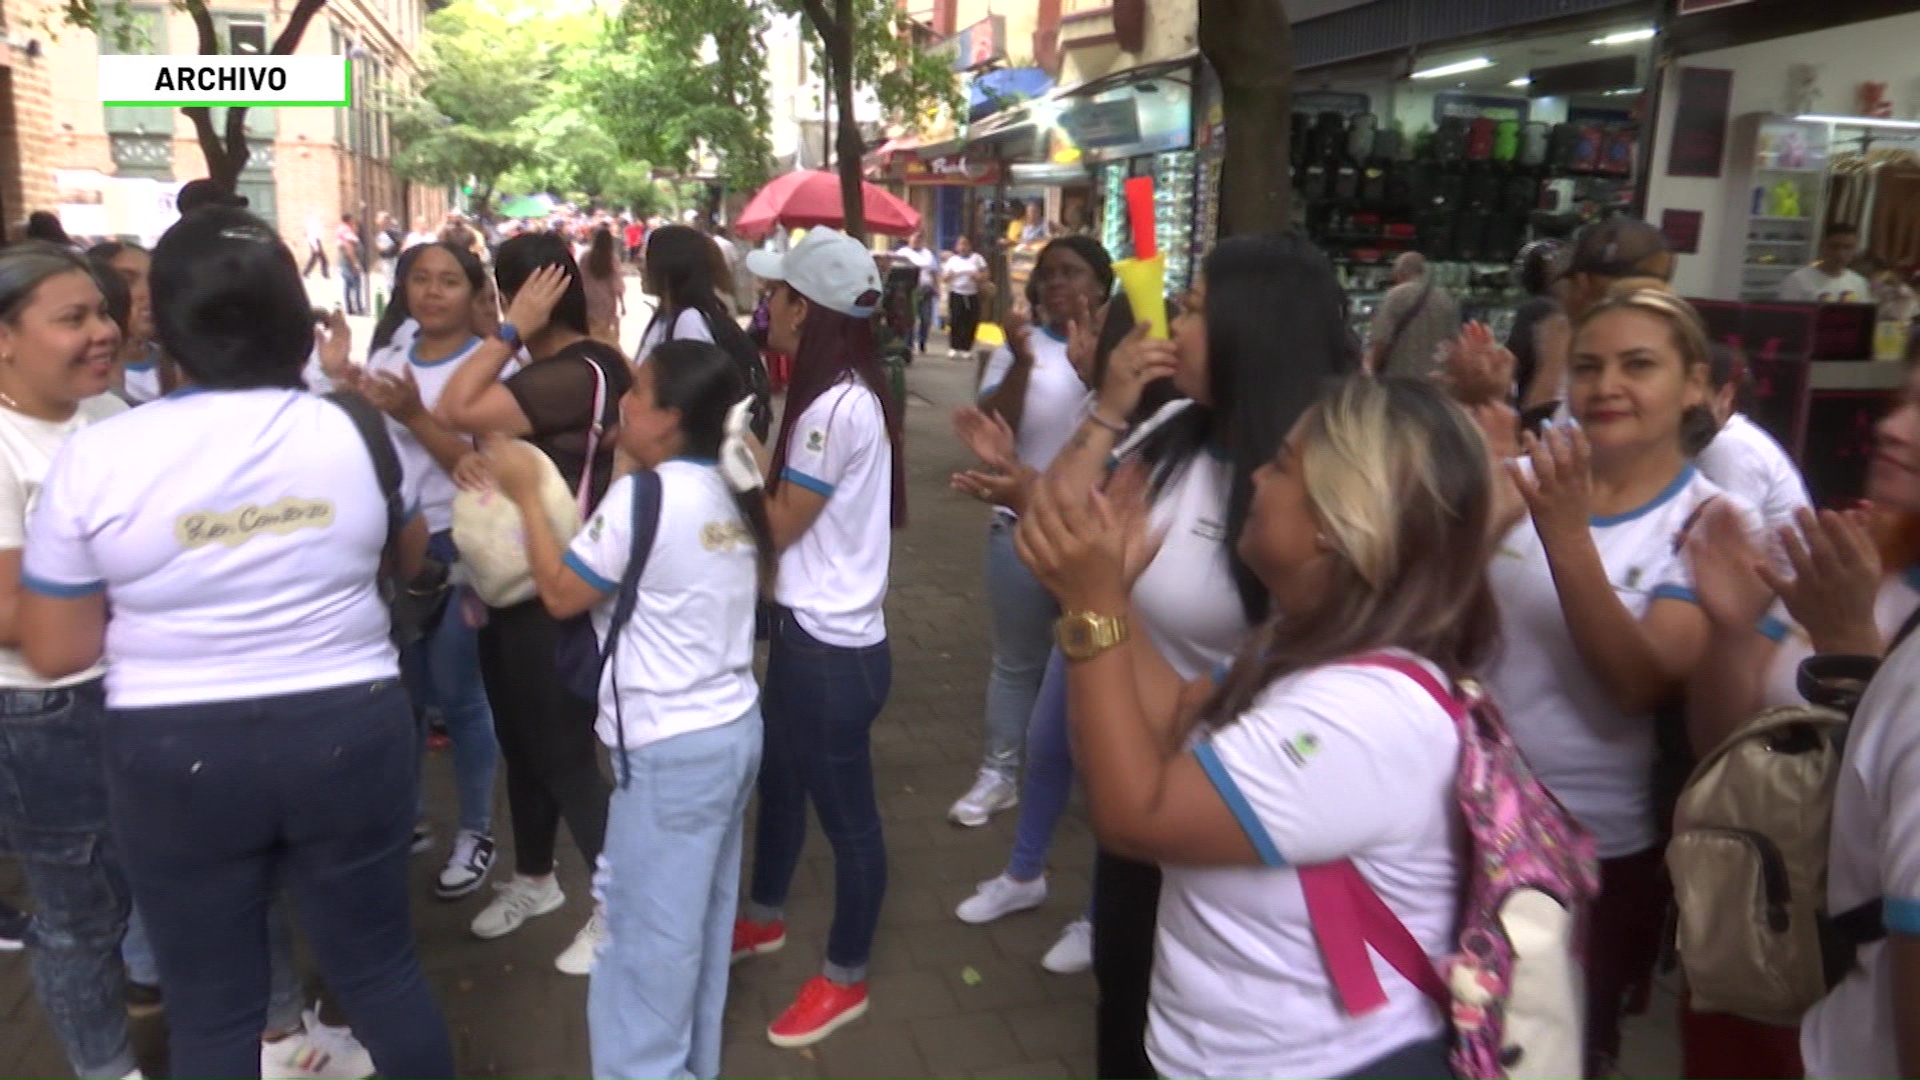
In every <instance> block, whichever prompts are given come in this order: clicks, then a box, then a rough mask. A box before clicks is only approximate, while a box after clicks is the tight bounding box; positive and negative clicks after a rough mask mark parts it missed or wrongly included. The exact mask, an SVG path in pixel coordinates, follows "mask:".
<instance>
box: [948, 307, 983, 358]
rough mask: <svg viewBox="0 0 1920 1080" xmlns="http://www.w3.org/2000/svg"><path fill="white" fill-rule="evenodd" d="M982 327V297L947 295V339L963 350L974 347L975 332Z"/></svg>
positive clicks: (970, 349) (966, 350) (967, 350)
mask: <svg viewBox="0 0 1920 1080" xmlns="http://www.w3.org/2000/svg"><path fill="white" fill-rule="evenodd" d="M979 328H980V298H979V297H978V296H962V295H960V294H959V293H953V294H952V295H950V296H948V297H947V341H948V342H949V343H951V344H952V345H953V347H954V348H956V349H958V350H960V351H961V352H970V351H972V349H973V332H974V331H975V330H978V329H979Z"/></svg>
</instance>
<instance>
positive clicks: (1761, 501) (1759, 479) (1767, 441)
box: [1695, 413, 1813, 540]
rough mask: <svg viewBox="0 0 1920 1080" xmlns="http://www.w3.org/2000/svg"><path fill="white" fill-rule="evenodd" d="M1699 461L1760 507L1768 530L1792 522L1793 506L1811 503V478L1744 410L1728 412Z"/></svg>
mask: <svg viewBox="0 0 1920 1080" xmlns="http://www.w3.org/2000/svg"><path fill="white" fill-rule="evenodd" d="M1695 461H1696V463H1697V464H1698V465H1699V466H1700V471H1701V473H1703V474H1704V475H1705V476H1706V478H1707V479H1709V480H1711V481H1713V482H1714V483H1716V484H1718V485H1720V486H1721V487H1722V488H1725V489H1726V490H1727V491H1730V492H1732V493H1733V494H1735V495H1738V496H1739V497H1740V498H1742V499H1744V500H1746V502H1747V503H1749V504H1750V505H1752V506H1753V508H1754V509H1755V510H1758V511H1759V512H1760V517H1761V519H1762V520H1763V521H1765V522H1766V526H1767V529H1768V531H1769V533H1771V532H1772V531H1773V530H1775V529H1780V528H1783V527H1786V526H1789V525H1792V524H1793V523H1794V520H1793V515H1794V513H1795V511H1798V510H1800V509H1803V508H1805V507H1810V506H1812V505H1813V498H1812V497H1811V496H1809V495H1808V494H1807V482H1806V480H1805V479H1803V478H1802V477H1801V476H1800V468H1799V466H1797V465H1795V464H1794V463H1793V459H1792V458H1791V457H1788V456H1787V451H1786V449H1785V448H1784V447H1782V446H1781V445H1780V444H1779V443H1778V442H1777V441H1775V440H1774V437H1773V436H1772V435H1769V434H1768V433H1767V430H1766V429H1765V428H1763V427H1761V426H1760V425H1759V424H1756V423H1754V422H1753V421H1751V420H1749V419H1747V418H1746V417H1745V416H1744V415H1742V414H1740V413H1734V414H1733V415H1732V416H1731V417H1728V418H1727V422H1726V424H1725V425H1724V426H1722V427H1721V428H1720V433H1719V434H1717V435H1715V436H1714V437H1713V441H1712V442H1710V443H1708V444H1707V448H1706V449H1705V450H1702V451H1700V456H1699V457H1698V458H1696V459H1695ZM1768 539H1769V540H1771V539H1772V537H1771V536H1769V537H1768Z"/></svg>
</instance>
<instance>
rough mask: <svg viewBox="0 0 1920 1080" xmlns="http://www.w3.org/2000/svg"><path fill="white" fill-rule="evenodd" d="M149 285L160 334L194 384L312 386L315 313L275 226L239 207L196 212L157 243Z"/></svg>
mask: <svg viewBox="0 0 1920 1080" xmlns="http://www.w3.org/2000/svg"><path fill="white" fill-rule="evenodd" d="M151 281H152V283H153V285H152V288H153V326H154V333H155V335H156V336H157V337H158V338H159V340H160V347H161V348H162V349H164V350H166V353H167V355H169V356H171V357H173V358H174V360H175V362H176V363H178V364H179V365H180V367H181V369H182V370H184V371H185V372H186V373H187V376H188V377H189V378H191V379H192V380H193V382H194V385H196V386H201V387H205V388H207V389H209V390H249V389H256V388H261V387H282V388H286V389H300V388H302V387H304V386H305V385H306V382H305V380H304V379H303V378H302V372H303V370H304V369H305V368H306V365H307V356H308V354H309V353H311V352H312V351H313V307H312V306H311V304H310V302H309V301H308V299H307V289H306V286H305V285H303V284H301V281H300V267H299V264H297V263H295V262H294V261H293V252H291V251H288V250H287V245H285V244H284V243H281V241H280V234H279V233H277V232H275V231H274V230H273V227H272V226H270V225H268V224H267V223H266V222H264V221H262V220H260V219H259V218H257V217H255V216H254V215H252V214H250V213H248V212H247V211H245V210H239V209H235V208H232V207H227V206H207V207H203V208H201V209H199V210H195V211H193V212H192V213H190V214H187V215H186V216H185V217H183V218H181V219H180V220H179V221H178V222H177V223H175V224H174V226H173V227H172V228H170V229H168V230H167V231H166V234H165V235H163V236H162V237H160V242H159V243H158V244H156V245H154V249H153V272H152V276H151Z"/></svg>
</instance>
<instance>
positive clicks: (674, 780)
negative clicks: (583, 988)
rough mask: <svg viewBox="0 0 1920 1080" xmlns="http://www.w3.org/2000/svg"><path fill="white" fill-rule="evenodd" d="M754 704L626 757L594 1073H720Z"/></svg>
mask: <svg viewBox="0 0 1920 1080" xmlns="http://www.w3.org/2000/svg"><path fill="white" fill-rule="evenodd" d="M760 740H761V720H760V708H759V706H758V705H756V706H754V707H753V708H752V709H750V710H748V712H747V714H746V715H745V716H742V717H740V718H739V719H738V720H735V721H733V722H732V723H728V724H723V725H721V726H720V727H716V728H708V729H706V730H704V731H694V732H689V733H687V734H684V735H675V736H673V737H671V738H668V739H662V740H661V741H659V742H655V743H649V744H647V745H646V746H643V747H640V748H639V749H637V750H629V751H627V753H626V759H627V761H626V763H627V766H628V770H629V771H630V779H629V781H628V783H627V785H626V786H624V787H616V788H614V791H613V798H612V800H611V801H610V802H609V804H608V807H607V843H606V847H605V848H604V849H603V850H602V851H601V853H600V867H599V870H598V872H597V873H595V874H594V887H595V891H596V892H597V893H598V895H599V897H600V900H601V902H602V903H604V904H605V905H606V911H607V928H608V937H607V941H606V943H605V944H604V945H602V946H601V947H600V953H599V956H598V957H597V958H596V959H595V960H594V966H593V978H592V981H591V982H590V983H589V984H588V987H587V1035H588V1039H589V1041H590V1042H591V1044H592V1048H593V1075H595V1076H597V1077H605V1078H618V1077H629V1076H657V1077H700V1078H702V1080H709V1078H711V1077H715V1076H718V1075H720V1022H721V1018H722V1016H723V1015H724V1014H725V1012H726V1006H727V967H728V965H729V964H730V963H731V962H732V953H733V917H734V909H735V906H736V905H737V904H738V903H739V900H740V855H741V844H742V841H743V838H744V834H745V831H746V815H747V799H748V797H749V796H751V795H752V794H753V777H754V774H755V773H756V772H757V771H758V770H759V768H760Z"/></svg>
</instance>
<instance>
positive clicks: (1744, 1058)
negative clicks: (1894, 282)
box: [1680, 368, 1920, 1078]
mask: <svg viewBox="0 0 1920 1080" xmlns="http://www.w3.org/2000/svg"><path fill="white" fill-rule="evenodd" d="M1874 435H1875V448H1874V449H1875V453H1874V457H1873V462H1872V464H1871V465H1870V466H1869V467H1868V470H1867V484H1866V497H1867V500H1868V501H1869V502H1870V503H1871V504H1872V507H1873V509H1872V511H1870V512H1869V511H1854V512H1849V513H1846V514H1840V513H1835V512H1833V511H1822V512H1821V513H1819V514H1818V515H1815V514H1814V513H1813V511H1811V510H1802V511H1801V512H1800V513H1799V515H1797V519H1796V520H1793V521H1791V522H1790V523H1789V524H1787V525H1785V526H1784V527H1782V528H1781V529H1778V530H1775V531H1774V535H1775V536H1776V537H1778V539H1779V541H1780V544H1779V546H1780V547H1781V548H1784V549H1785V554H1786V555H1787V557H1788V558H1789V560H1790V561H1791V563H1792V566H1791V572H1790V573H1789V572H1785V571H1783V570H1780V569H1776V568H1775V567H1776V566H1777V565H1778V563H1777V562H1776V560H1777V558H1778V556H1772V555H1766V556H1763V555H1762V554H1761V551H1760V550H1756V548H1755V546H1754V545H1753V544H1752V543H1751V542H1750V541H1749V540H1748V538H1747V537H1746V536H1745V535H1744V533H1743V532H1742V531H1741V529H1740V528H1739V525H1738V523H1737V521H1734V520H1729V517H1728V515H1724V514H1715V513H1712V512H1711V511H1710V512H1709V513H1708V514H1706V515H1703V517H1702V521H1701V524H1700V527H1699V529H1698V530H1697V534H1696V536H1695V538H1694V539H1693V540H1692V542H1690V543H1689V545H1688V552H1687V553H1688V557H1689V559H1690V561H1691V563H1692V566H1693V574H1694V579H1695V582H1696V587H1697V589H1698V591H1699V594H1700V604H1701V606H1702V607H1703V608H1704V609H1705V610H1706V612H1707V614H1708V616H1709V617H1710V618H1711V619H1712V621H1713V637H1712V640H1711V642H1710V644H1709V645H1708V651H1707V655H1706V658H1705V659H1704V660H1703V661H1702V662H1701V665H1700V674H1699V675H1698V676H1696V678H1695V680H1694V683H1693V685H1692V686H1690V687H1689V688H1688V689H1689V694H1688V701H1687V727H1688V734H1689V736H1690V738H1691V741H1692V743H1693V749H1694V753H1695V754H1696V755H1705V754H1706V753H1708V752H1710V751H1711V750H1713V749H1714V748H1715V747H1716V746H1718V745H1719V744H1720V743H1721V742H1722V741H1724V740H1725V739H1726V737H1727V736H1728V735H1729V734H1731V733H1732V732H1733V730H1734V729H1735V728H1737V727H1739V726H1740V725H1741V724H1742V723H1745V722H1746V721H1748V720H1750V719H1752V718H1753V717H1754V716H1755V715H1756V714H1757V713H1758V712H1759V711H1760V710H1761V709H1765V708H1770V707H1773V706H1777V705H1800V704H1803V703H1804V699H1803V698H1802V697H1801V694H1800V688H1799V683H1798V674H1799V670H1800V663H1801V661H1803V660H1805V659H1807V658H1808V657H1810V656H1813V655H1814V654H1816V653H1819V654H1827V655H1849V656H1871V657H1879V656H1883V655H1885V653H1886V652H1887V650H1888V648H1889V647H1890V646H1891V644H1892V642H1893V640H1894V638H1895V636H1896V635H1898V633H1899V632H1900V629H1901V628H1902V627H1903V626H1905V625H1906V623H1907V621H1908V620H1909V619H1910V618H1912V617H1913V616H1914V614H1915V612H1916V611H1920V543H1916V541H1920V528H1916V525H1917V524H1920V368H1913V369H1909V371H1908V373H1907V382H1906V385H1905V386H1904V387H1903V388H1902V389H1901V393H1900V397H1899V399H1898V401H1897V402H1896V403H1895V405H1894V407H1893V409H1892V410H1891V411H1890V412H1889V413H1888V414H1887V416H1886V417H1885V418H1884V419H1882V420H1881V421H1880V423H1879V425H1878V426H1877V427H1876V428H1875V431H1874ZM1870 515H1876V516H1877V517H1878V520H1877V521H1875V520H1872V518H1871V517H1870ZM1876 534H1877V538H1878V542H1877V543H1876ZM1764 550H1767V551H1772V550H1773V548H1772V546H1771V545H1769V547H1767V548H1766V549H1764ZM1777 601H1778V602H1784V605H1785V609H1786V611H1785V613H1786V614H1787V615H1788V616H1789V618H1787V619H1785V620H1782V619H1780V618H1777V617H1774V616H1770V615H1768V614H1767V612H1768V610H1769V608H1772V607H1774V606H1775V604H1776V602H1777ZM1836 835H1838V834H1836ZM1849 906H1851V905H1849ZM1830 910H1845V909H1844V908H1832V909H1830ZM1854 1004H1857V1003H1854ZM1849 1007H1851V1006H1849ZM1871 1013H1872V1010H1871V1009H1867V1008H1859V1009H1858V1015H1859V1016H1860V1017H1862V1018H1863V1019H1864V1018H1865V1017H1867V1016H1869V1015H1871ZM1838 1015H1839V1013H1829V1014H1828V1016H1829V1019H1832V1018H1833V1017H1836V1016H1838ZM1841 1023H1842V1025H1845V1024H1846V1022H1845V1021H1842V1022H1841ZM1820 1030H1822V1029H1821V1028H1819V1027H1813V1026H1810V1027H1809V1032H1810V1033H1811V1032H1814V1031H1820ZM1827 1032H1828V1034H1827V1037H1826V1038H1825V1039H1816V1038H1812V1037H1811V1035H1810V1038H1809V1043H1810V1050H1809V1056H1808V1058H1807V1061H1806V1064H1804V1065H1803V1064H1802V1060H1801V1045H1800V1044H1801V1033H1800V1031H1799V1030H1797V1029H1794V1028H1782V1027H1775V1026H1772V1025H1768V1024H1762V1023H1758V1022H1756V1021H1751V1020H1746V1019H1743V1018H1740V1017H1732V1016H1725V1015H1718V1014H1706V1013H1696V1012H1693V1011H1691V1010H1683V1011H1682V1012H1681V1016H1680V1039H1681V1049H1682V1052H1683V1054H1684V1060H1685V1062H1686V1075H1689V1076H1753V1077H1762V1078H1766V1077H1788V1076H1794V1077H1798V1076H1807V1075H1813V1076H1841V1075H1867V1074H1868V1073H1865V1072H1863V1073H1855V1072H1845V1071H1832V1070H1835V1069H1844V1068H1849V1067H1848V1066H1842V1065H1839V1064H1838V1062H1839V1061H1840V1060H1843V1059H1844V1056H1845V1055H1847V1054H1850V1053H1851V1052H1852V1051H1853V1050H1854V1049H1855V1047H1852V1046H1844V1045H1841V1044H1842V1043H1844V1042H1847V1041H1852V1040H1854V1039H1855V1038H1856V1037H1857V1035H1858V1033H1857V1032H1852V1031H1841V1030H1838V1029H1836V1028H1834V1027H1832V1026H1831V1025H1829V1027H1828V1029H1827ZM1860 1041H1861V1042H1862V1043H1865V1044H1871V1043H1872V1042H1873V1041H1874V1040H1873V1039H1872V1038H1868V1039H1864V1040H1860ZM1816 1042H1819V1043H1824V1045H1819V1046H1812V1045H1811V1044H1813V1043H1816ZM1858 1048H1859V1049H1866V1046H1864V1045H1863V1046H1860V1047H1858ZM1854 1060H1856V1061H1858V1060H1863V1059H1854ZM1882 1060H1886V1059H1882ZM1892 1068H1893V1065H1892V1064H1891V1063H1890V1062H1889V1063H1888V1064H1886V1065H1883V1066H1877V1067H1875V1068H1873V1069H1869V1070H1868V1071H1869V1072H1877V1071H1880V1070H1882V1069H1884V1070H1886V1071H1889V1072H1890V1071H1891V1070H1892ZM1810 1069H1811V1070H1813V1071H1811V1072H1809V1070H1810Z"/></svg>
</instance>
